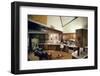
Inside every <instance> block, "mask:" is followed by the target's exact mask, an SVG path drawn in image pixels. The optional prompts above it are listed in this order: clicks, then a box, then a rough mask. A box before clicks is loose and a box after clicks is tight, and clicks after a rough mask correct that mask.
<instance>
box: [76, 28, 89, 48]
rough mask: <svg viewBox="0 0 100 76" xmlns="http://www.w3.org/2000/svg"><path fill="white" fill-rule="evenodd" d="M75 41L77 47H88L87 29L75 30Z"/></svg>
mask: <svg viewBox="0 0 100 76" xmlns="http://www.w3.org/2000/svg"><path fill="white" fill-rule="evenodd" d="M76 41H77V46H79V47H85V46H88V30H87V29H77V30H76Z"/></svg>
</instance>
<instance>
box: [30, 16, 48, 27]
mask: <svg viewBox="0 0 100 76" xmlns="http://www.w3.org/2000/svg"><path fill="white" fill-rule="evenodd" d="M28 18H29V19H31V20H34V21H37V22H40V23H43V24H46V25H47V16H41V15H29V16H28Z"/></svg>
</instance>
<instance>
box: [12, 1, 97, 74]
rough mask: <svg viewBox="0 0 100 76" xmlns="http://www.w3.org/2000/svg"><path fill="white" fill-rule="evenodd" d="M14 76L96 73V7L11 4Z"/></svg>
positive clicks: (28, 3)
mask: <svg viewBox="0 0 100 76" xmlns="http://www.w3.org/2000/svg"><path fill="white" fill-rule="evenodd" d="M11 34H12V35H11V36H12V37H11V38H12V39H11V41H12V42H11V72H12V73H13V74H25V73H43V72H58V71H73V70H89V69H97V7H96V6H81V5H62V4H48V3H31V2H12V4H11Z"/></svg>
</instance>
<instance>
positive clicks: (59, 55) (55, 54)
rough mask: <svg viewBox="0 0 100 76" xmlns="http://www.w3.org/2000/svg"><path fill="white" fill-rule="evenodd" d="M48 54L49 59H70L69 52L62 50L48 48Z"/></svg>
mask: <svg viewBox="0 0 100 76" xmlns="http://www.w3.org/2000/svg"><path fill="white" fill-rule="evenodd" d="M47 53H48V55H50V56H51V59H52V60H54V59H72V55H71V53H67V52H63V51H57V50H48V51H47Z"/></svg>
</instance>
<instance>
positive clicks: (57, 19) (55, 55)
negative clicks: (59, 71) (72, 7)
mask: <svg viewBox="0 0 100 76" xmlns="http://www.w3.org/2000/svg"><path fill="white" fill-rule="evenodd" d="M86 58H88V18H87V17H78V16H50V15H48V16H47V15H28V61H34V60H58V59H86Z"/></svg>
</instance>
